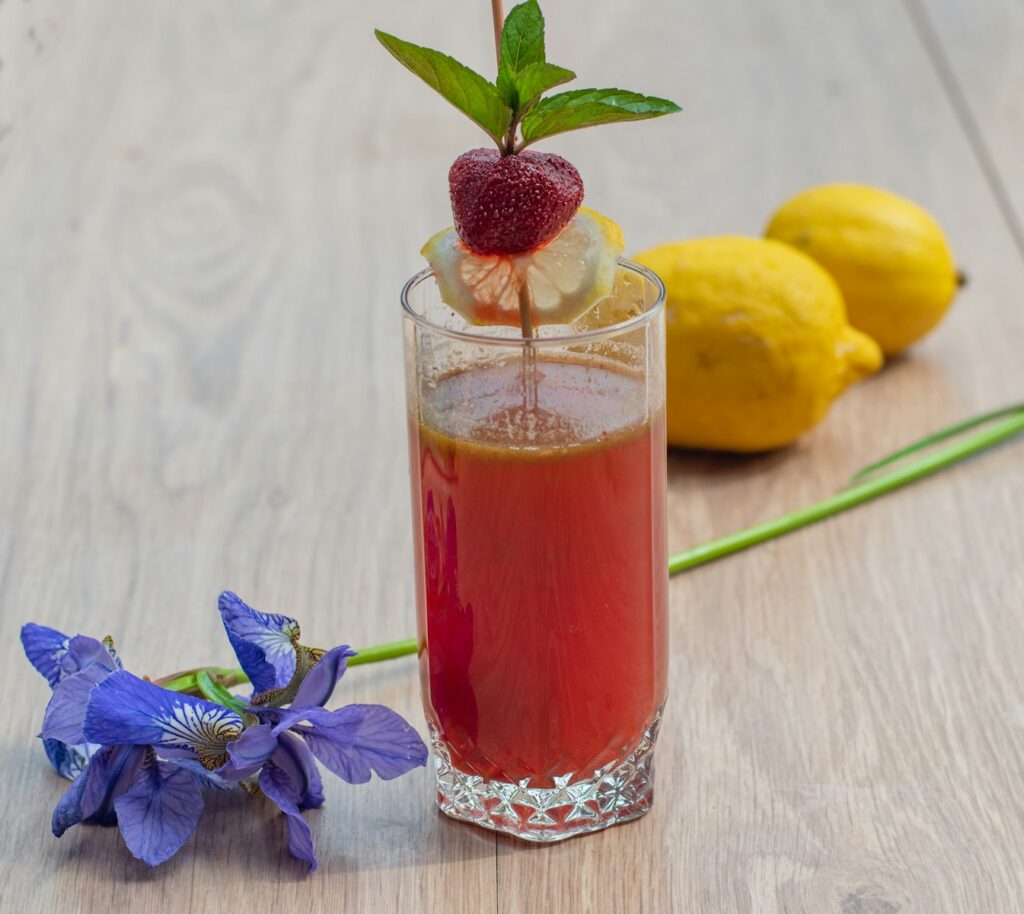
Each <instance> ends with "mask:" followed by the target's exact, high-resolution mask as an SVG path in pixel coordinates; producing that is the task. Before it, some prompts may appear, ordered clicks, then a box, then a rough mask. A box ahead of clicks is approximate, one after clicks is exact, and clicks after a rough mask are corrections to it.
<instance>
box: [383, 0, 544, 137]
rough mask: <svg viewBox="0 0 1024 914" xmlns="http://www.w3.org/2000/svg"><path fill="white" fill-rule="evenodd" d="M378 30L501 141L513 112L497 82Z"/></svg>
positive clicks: (401, 58)
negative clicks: (492, 81) (503, 97)
mask: <svg viewBox="0 0 1024 914" xmlns="http://www.w3.org/2000/svg"><path fill="white" fill-rule="evenodd" d="M531 2H535V0H531ZM374 34H375V35H376V36H377V39H378V40H379V41H380V43H381V44H382V45H384V47H385V48H387V49H388V50H389V51H390V52H391V54H392V55H393V56H394V57H395V59H396V60H397V61H398V62H399V63H400V64H402V65H404V66H405V67H406V68H407V69H409V70H411V71H412V72H413V73H415V74H416V75H417V76H418V77H419V78H420V79H422V80H423V81H424V82H425V83H426V84H427V85H428V86H430V88H431V89H434V90H435V91H436V92H438V93H439V94H440V95H441V96H442V97H443V98H445V99H447V100H448V101H449V102H451V103H452V104H453V105H454V106H455V107H456V108H458V109H459V110H460V111H462V112H463V113H464V114H466V115H468V116H469V117H470V119H471V120H473V121H475V122H476V123H477V124H479V125H480V126H481V127H482V128H483V129H484V130H485V131H486V132H487V133H488V134H490V136H491V139H493V140H494V142H495V143H497V144H498V145H499V146H500V145H501V138H502V136H503V135H504V133H505V131H506V130H507V129H508V125H509V122H510V121H511V120H512V112H511V111H510V110H509V108H508V106H507V105H506V104H505V103H504V102H503V101H502V99H501V95H499V94H498V90H497V88H496V87H495V86H494V84H493V83H489V82H488V81H487V80H486V79H484V78H483V77H482V76H481V75H480V74H479V73H476V72H474V71H473V70H471V69H469V67H467V66H464V65H463V64H461V63H459V62H458V61H457V60H455V59H454V58H452V57H449V56H448V55H447V54H442V53H441V52H440V51H434V50H431V49H430V48H422V47H420V46H419V45H416V44H412V43H411V42H408V41H403V40H402V39H401V38H396V37H395V36H394V35H389V34H387V32H382V31H381V30H380V29H374Z"/></svg>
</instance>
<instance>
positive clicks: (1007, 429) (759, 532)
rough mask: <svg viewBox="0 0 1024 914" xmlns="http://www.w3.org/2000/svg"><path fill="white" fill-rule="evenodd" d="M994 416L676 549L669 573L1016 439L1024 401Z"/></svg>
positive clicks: (956, 428) (939, 435) (795, 527)
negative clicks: (844, 483) (827, 491)
mask: <svg viewBox="0 0 1024 914" xmlns="http://www.w3.org/2000/svg"><path fill="white" fill-rule="evenodd" d="M996 417H1005V418H1001V421H999V422H997V423H995V424H994V425H992V426H990V427H989V428H986V429H984V430H983V431H980V432H977V433H975V434H973V435H971V436H969V437H967V438H964V439H963V440H961V441H958V442H957V443H956V444H952V445H950V446H949V447H945V448H942V449H941V450H939V451H935V452H934V453H932V454H929V455H928V456H926V457H922V458H920V459H919V460H916V461H914V462H913V463H911V464H907V465H906V466H903V467H899V468H898V469H895V470H891V471H889V472H888V473H885V474H883V475H881V476H875V477H873V478H870V479H867V480H866V481H864V482H856V483H855V484H854V485H852V486H850V487H849V488H846V489H843V491H842V492H839V493H837V494H836V495H833V496H832V497H831V498H826V499H824V500H823V501H819V502H816V503H815V504H813V505H808V506H807V507H806V508H800V509H799V510H798V511H793V512H791V513H790V514H784V515H783V516H782V517H777V518H775V519H774V520H770V521H767V522H765V523H763V524H757V525H756V526H753V527H748V528H747V529H746V530H741V531H740V532H739V533H733V534H731V535H729V536H724V537H722V538H721V539H718V540H714V541H713V542H710V543H705V544H704V545H703V546H697V547H696V548H694V549H689V550H687V551H686V552H679V553H676V554H675V555H673V556H672V557H671V558H669V560H668V573H669V574H670V575H672V574H679V572H681V571H686V570H688V569H690V568H695V567H697V566H698V565H704V564H706V563H707V562H713V561H715V559H720V558H722V557H724V556H727V555H732V554H733V553H734V552H739V551H740V550H742V549H749V548H750V547H751V546H755V545H757V544H758V543H763V542H764V541H765V540H769V539H773V538H775V537H777V536H782V535H783V534H785V533H790V532H792V531H793V530H799V529H800V528H801V527H806V526H807V525H808V524H813V523H816V522H817V521H819V520H823V519H824V518H826V517H831V516H832V515H833V514H838V513H839V512H841V511H845V510H847V509H848V508H853V507H855V506H856V505H860V504H863V503H864V502H866V501H870V500H871V499H873V498H878V496H880V495H884V494H885V493H886V492H891V491H892V490H893V489H898V488H900V487H901V486H905V485H908V484H909V483H912V482H915V481H916V480H918V479H921V478H923V477H925V476H930V475H931V474H932V473H936V472H938V471H939V470H941V469H943V468H944V467H948V466H950V464H954V463H958V462H959V461H961V460H964V459H965V458H967V457H970V456H971V455H973V454H978V453H980V452H981V451H984V450H987V449H988V448H990V447H993V446H995V445H997V444H999V443H1000V442H1002V441H1006V440H1007V439H1008V438H1012V437H1013V436H1014V435H1017V434H1019V433H1020V432H1022V431H1024V406H1018V407H1016V408H1014V409H1011V410H1000V411H999V412H998V413H993V414H986V416H985V417H984V418H985V421H987V420H989V419H992V418H996ZM976 425H977V422H975V421H969V422H967V423H959V424H958V425H956V426H952V427H951V429H946V430H944V432H938V433H936V434H935V435H929V436H928V438H926V439H923V440H922V441H919V442H918V443H917V444H916V445H911V446H910V447H909V448H904V449H903V450H901V451H899V452H897V454H898V455H899V456H901V457H902V456H905V455H907V454H909V453H911V452H912V451H914V450H916V449H918V448H919V447H924V446H925V445H927V444H931V443H933V442H935V441H938V440H943V439H944V438H947V437H949V436H950V435H952V434H955V433H956V432H959V431H961V430H963V429H966V428H973V427H975V426H976ZM892 459H896V455H893V457H891V458H885V459H884V460H881V461H879V462H878V463H875V464H872V466H871V467H869V468H867V469H871V470H874V469H876V468H879V467H881V466H883V465H887V464H888V463H889V461H890V460H892ZM864 472H866V471H861V473H858V474H857V475H856V476H855V477H854V480H857V479H860V478H862V476H863V474H864Z"/></svg>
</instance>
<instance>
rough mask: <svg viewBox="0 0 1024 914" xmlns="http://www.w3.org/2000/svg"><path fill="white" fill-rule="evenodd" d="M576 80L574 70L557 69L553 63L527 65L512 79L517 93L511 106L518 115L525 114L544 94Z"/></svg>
mask: <svg viewBox="0 0 1024 914" xmlns="http://www.w3.org/2000/svg"><path fill="white" fill-rule="evenodd" d="M575 78H576V74H575V73H573V72H572V70H567V69H565V67H556V66H555V65H554V64H553V63H531V64H527V65H526V66H525V67H523V69H522V70H520V71H519V72H518V73H516V74H515V76H514V77H513V78H512V79H513V86H514V88H515V92H514V95H513V97H512V101H511V105H510V106H511V108H512V110H513V111H514V112H515V113H516V114H519V113H520V112H525V111H526V110H528V109H529V108H532V107H533V104H534V103H535V102H536V101H537V99H538V98H540V96H541V94H542V93H543V92H547V91H548V89H553V88H554V87H555V86H560V85H562V83H567V82H569V81H570V80H573V79H575Z"/></svg>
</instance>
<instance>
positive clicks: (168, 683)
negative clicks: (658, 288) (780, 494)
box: [156, 404, 1024, 710]
mask: <svg viewBox="0 0 1024 914" xmlns="http://www.w3.org/2000/svg"><path fill="white" fill-rule="evenodd" d="M996 420H998V421H996ZM989 423H991V424H989ZM981 425H988V427H987V428H984V429H982V430H981V431H979V432H976V433H975V434H973V435H970V436H969V437H964V438H961V439H960V440H958V441H957V442H956V443H955V444H951V445H949V446H948V447H945V448H942V449H941V450H937V451H934V452H933V453H931V454H928V455H926V456H924V457H921V458H920V459H918V460H915V461H914V462H913V463H909V464H906V465H905V466H902V467H897V468H896V469H894V470H890V471H889V472H887V473H884V474H881V475H873V474H875V473H877V472H878V471H879V470H882V469H884V468H885V467H887V466H890V465H892V464H893V463H896V462H898V461H900V460H902V459H903V458H905V457H908V456H910V455H911V454H913V453H915V452H916V451H919V450H921V449H922V448H925V447H930V446H932V445H935V444H938V443H940V442H942V441H946V440H948V439H950V438H953V437H956V436H959V435H962V434H963V433H964V432H966V431H970V430H971V429H974V428H977V427H978V426H981ZM1021 432H1024V404H1018V405H1017V406H1010V407H1007V408H1005V409H999V410H995V411H994V412H990V413H984V414H983V415H980V416H975V417H974V418H972V419H967V420H965V421H963V422H958V423H956V424H955V425H951V426H949V427H947V428H944V429H941V430H940V431H938V432H935V433H934V434H931V435H928V436H927V437H925V438H922V439H920V440H919V441H916V442H915V443H914V444H911V445H909V446H908V447H905V448H901V449H900V450H898V451H896V452H895V453H893V454H890V455H889V456H888V457H883V458H882V459H881V460H879V461H876V462H875V463H873V464H871V465H870V466H868V467H865V468H864V469H863V470H860V471H859V472H858V473H856V474H855V475H854V476H853V478H852V479H851V485H850V486H848V487H847V488H845V489H843V491H842V492H838V493H837V494H835V495H833V496H831V497H830V498H826V499H824V500H822V501H819V502H816V503H815V504H813V505H808V506H807V507H806V508H800V509H799V510H797V511H792V512H791V513H789V514H784V515H783V516H782V517H777V518H775V519H774V520H770V521H766V522H765V523H763V524H756V525H755V526H753V527H748V528H747V529H746V530H741V531H739V533H733V534H730V535H729V536H723V537H722V538H721V539H717V540H713V541H712V542H710V543H705V544H704V545H703V546H697V547H695V548H693V549H688V550H687V551H685V552H677V553H676V554H675V555H673V556H670V557H669V560H668V573H669V574H670V575H675V574H679V573H680V572H683V571H687V570H689V569H690V568H696V567H697V566H698V565H706V564H707V563H708V562H713V561H715V560H716V559H720V558H724V557H725V556H727V555H732V554H733V553H734V552H740V551H741V550H743V549H749V548H750V547H751V546H756V545H757V544H758V543H763V542H764V541H765V540H770V539H774V538H775V537H777V536H783V535H784V534H786V533H791V532H792V531H794V530H799V529H800V528H801V527H806V526H808V525H809V524H814V523H817V522H818V521H820V520H824V519H825V518H826V517H831V516H832V515H834V514H839V513H840V512H842V511H846V510H847V509H849V508H853V507H856V506H857V505H860V504H863V503H864V502H867V501H871V500H872V499H873V498H878V497H879V496H880V495H885V493H886V492H891V491H892V490H893V489H899V488H901V487H902V486H905V485H909V484H910V483H912V482H916V481H917V480H918V479H923V478H924V477H925V476H931V475H932V474H933V473H937V472H938V471H939V470H942V469H944V468H945V467H948V466H951V465H952V464H954V463H959V462H960V461H961V460H966V459H967V458H968V457H971V456H973V455H974V454H979V453H981V452H982V451H986V450H988V449H989V448H991V447H995V446H996V445H997V444H1000V443H1002V442H1003V441H1007V440H1008V439H1010V438H1012V437H1013V436H1015V435H1018V434H1020V433H1021ZM418 649H419V642H418V641H417V640H416V639H415V638H406V639H405V640H404V641H390V642H388V643H387V644H377V645H374V646H373V647H368V648H364V649H363V650H361V651H359V653H358V655H357V656H355V657H352V658H351V659H350V660H349V661H348V665H349V666H359V665H360V664H362V663H379V662H380V661H382V660H393V659H394V658H396V657H405V656H407V655H409V654H415V653H416V652H417V651H418ZM248 681H249V679H248V677H247V676H246V675H245V673H244V672H243V671H242V670H240V669H235V668H232V667H204V668H202V669H198V670H188V671H186V672H183V673H174V674H172V675H171V676H170V677H164V679H157V680H156V684H157V685H161V686H163V687H164V688H165V689H171V690H172V691H175V692H192V693H194V694H198V695H202V696H204V697H206V698H208V699H210V701H216V702H218V703H219V704H224V705H227V706H228V707H230V708H234V709H235V710H238V708H240V707H241V702H240V701H239V700H238V699H237V698H235V696H233V695H232V694H231V693H230V692H229V691H228V689H229V688H231V687H232V686H236V685H242V684H243V683H246V682H248ZM229 701H230V702H232V703H231V704H229V703H228V702H229Z"/></svg>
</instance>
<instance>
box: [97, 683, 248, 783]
mask: <svg viewBox="0 0 1024 914" xmlns="http://www.w3.org/2000/svg"><path fill="white" fill-rule="evenodd" d="M83 732H84V734H85V736H86V738H87V739H89V740H90V741H91V742H95V743H102V744H103V745H105V746H115V745H135V746H154V747H155V748H156V749H157V750H159V749H160V747H161V746H168V747H171V748H176V749H191V750H193V751H194V752H195V753H196V754H197V756H198V758H199V761H201V762H202V763H203V766H204V767H206V768H208V769H210V770H213V769H215V768H218V767H220V766H221V765H222V764H224V762H226V761H227V758H228V756H227V744H228V743H229V742H231V741H232V740H235V739H237V738H238V737H239V736H240V735H241V733H242V718H241V717H239V716H238V715H237V714H236V713H235V712H234V711H232V710H230V709H229V708H225V707H223V706H221V705H218V704H214V703H213V702H212V701H205V700H203V699H201V698H192V697H191V696H188V695H182V694H180V693H178V692H171V691H169V690H167V689H162V688H160V686H157V685H153V683H151V682H145V681H144V680H142V679H139V678H138V676H133V675H132V674H131V673H128V672H126V671H125V670H118V671H117V672H116V673H111V674H110V676H108V677H107V678H106V679H105V680H104V681H103V682H102V683H100V684H99V685H98V686H96V687H95V688H94V689H93V690H92V693H91V694H90V696H89V705H88V708H87V709H86V714H85V726H84V727H83Z"/></svg>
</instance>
